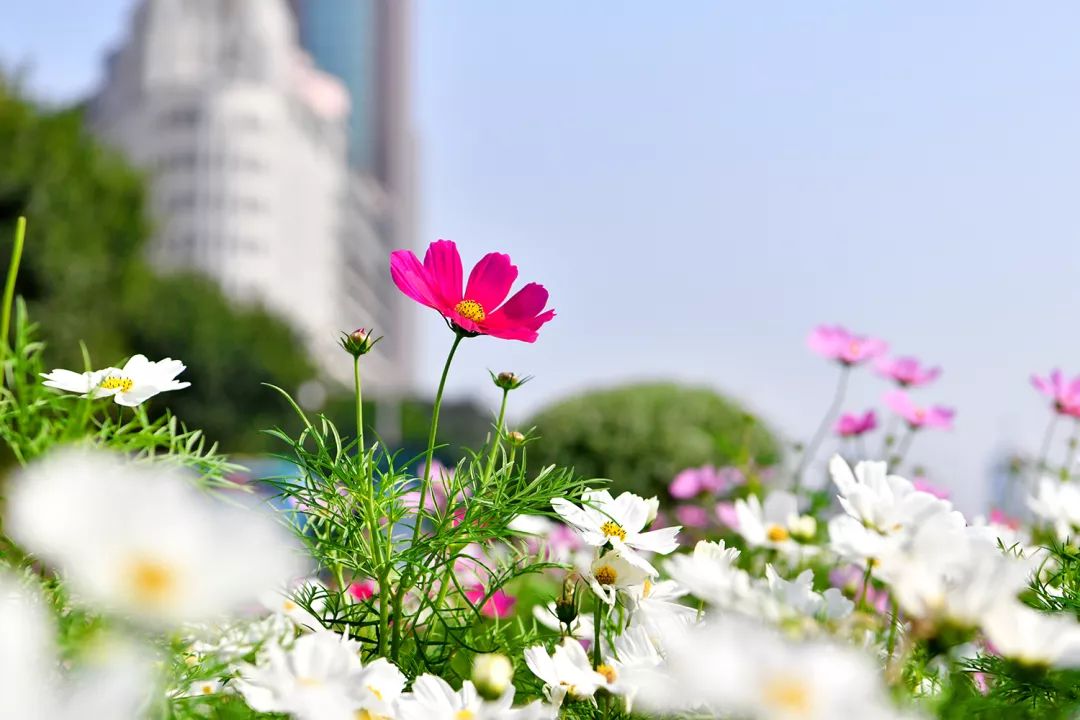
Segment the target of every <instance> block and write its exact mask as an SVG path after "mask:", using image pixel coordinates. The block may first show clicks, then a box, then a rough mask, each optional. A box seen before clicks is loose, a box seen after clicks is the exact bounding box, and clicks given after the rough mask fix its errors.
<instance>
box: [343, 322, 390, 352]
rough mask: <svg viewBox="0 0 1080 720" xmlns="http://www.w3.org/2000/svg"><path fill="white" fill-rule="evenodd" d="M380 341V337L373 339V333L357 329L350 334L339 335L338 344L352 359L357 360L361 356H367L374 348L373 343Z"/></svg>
mask: <svg viewBox="0 0 1080 720" xmlns="http://www.w3.org/2000/svg"><path fill="white" fill-rule="evenodd" d="M380 340H382V337H375V336H374V332H373V331H372V330H369V329H365V328H359V329H357V330H353V331H352V332H351V333H345V332H343V333H341V338H340V339H339V340H338V343H339V344H340V345H341V347H342V348H343V349H344V350H345V352H347V353H349V354H350V355H352V356H353V357H354V358H358V357H360V356H361V355H367V354H368V353H369V352H371V350H372V348H374V347H375V343H377V342H379V341H380Z"/></svg>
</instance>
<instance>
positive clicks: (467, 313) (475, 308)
mask: <svg viewBox="0 0 1080 720" xmlns="http://www.w3.org/2000/svg"><path fill="white" fill-rule="evenodd" d="M454 310H455V312H457V314H458V315H460V316H461V317H463V318H467V319H469V320H472V321H473V322H477V323H478V322H484V318H486V317H487V314H486V313H485V312H484V306H483V305H481V304H480V303H478V302H476V301H475V300H462V301H461V302H459V303H458V304H457V305H455V306H454Z"/></svg>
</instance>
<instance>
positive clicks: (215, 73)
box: [90, 0, 411, 394]
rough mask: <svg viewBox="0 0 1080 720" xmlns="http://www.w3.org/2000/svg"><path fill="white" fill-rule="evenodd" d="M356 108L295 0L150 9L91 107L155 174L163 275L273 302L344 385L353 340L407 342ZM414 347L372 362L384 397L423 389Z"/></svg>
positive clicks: (386, 198)
mask: <svg viewBox="0 0 1080 720" xmlns="http://www.w3.org/2000/svg"><path fill="white" fill-rule="evenodd" d="M350 109H351V108H350V98H349V95H348V92H347V90H346V89H345V87H344V86H343V85H342V83H341V82H340V81H338V80H337V79H336V78H334V77H332V76H330V75H328V74H326V73H324V72H322V71H320V70H318V69H316V68H315V67H314V65H313V63H312V62H311V60H310V59H309V58H308V57H307V56H306V55H305V54H304V53H303V52H302V51H301V50H300V49H299V46H298V40H297V28H296V22H295V19H294V16H293V14H292V13H291V12H290V11H289V9H288V7H287V6H286V3H285V0H144V1H143V2H142V3H140V5H139V6H138V8H137V9H136V11H135V14H134V16H133V23H132V28H131V33H130V36H129V37H128V39H127V41H126V42H125V43H124V45H123V46H122V47H121V48H120V49H119V50H117V51H116V52H115V53H114V54H113V55H112V56H111V57H110V60H109V64H108V70H107V76H106V81H105V84H104V87H103V88H102V90H101V92H100V93H99V94H98V95H97V97H95V98H94V100H93V102H92V104H91V108H90V117H91V122H92V125H93V127H94V128H95V130H96V132H98V133H99V134H100V135H101V136H102V137H103V138H104V139H105V140H106V141H107V142H108V143H110V144H112V145H114V146H115V147H117V148H119V149H120V150H121V151H123V152H124V153H125V154H126V155H127V156H128V157H129V159H130V160H131V161H132V162H133V163H134V164H135V165H136V166H138V167H140V168H143V169H144V170H145V171H146V172H147V173H148V175H149V177H150V181H151V189H150V197H151V214H152V218H153V220H154V222H155V233H154V239H153V242H152V244H151V260H152V262H153V264H154V265H155V267H157V268H158V269H159V270H161V271H165V272H168V271H171V270H189V269H190V270H196V271H199V272H202V273H205V274H207V275H209V276H210V277H212V278H214V279H216V280H217V281H218V283H220V285H221V287H222V288H223V289H224V290H225V292H226V293H227V294H228V295H229V296H230V297H231V298H233V299H234V300H236V301H238V302H243V303H257V304H261V305H264V306H265V307H267V308H268V309H270V310H271V311H273V312H275V313H277V314H278V315H280V316H281V317H283V318H284V319H285V320H287V321H288V322H289V323H291V324H292V325H293V327H294V328H295V329H296V330H297V331H298V332H299V333H300V335H301V336H302V337H303V339H304V341H305V343H306V345H307V347H308V350H309V352H310V354H311V355H312V357H313V359H314V360H315V361H316V363H317V364H318V365H319V367H320V368H321V369H322V370H323V372H324V374H325V375H326V376H327V377H329V378H331V379H335V380H339V381H341V382H345V383H349V382H351V363H350V362H349V361H348V359H347V358H346V357H345V355H344V354H343V352H342V351H341V350H340V349H339V348H338V347H337V338H338V336H339V333H340V331H343V330H344V331H348V330H353V329H355V328H356V327H358V326H371V325H374V326H375V327H376V329H377V330H379V331H381V332H385V333H388V334H389V333H390V332H392V328H394V329H400V330H401V331H402V332H403V333H407V332H408V323H407V321H404V320H403V319H402V318H404V317H405V313H406V312H407V310H406V309H405V308H404V306H403V303H402V301H401V299H400V298H399V297H398V294H397V293H396V292H395V291H394V290H393V288H392V286H391V285H390V281H389V276H388V275H389V273H388V270H387V257H388V255H389V252H390V251H391V250H393V249H394V248H395V247H398V246H401V245H402V240H403V239H402V238H400V237H395V236H394V235H393V233H391V232H389V231H387V228H388V227H390V226H392V225H393V223H392V222H391V218H392V215H393V210H392V208H393V207H394V203H393V202H392V198H391V195H390V194H389V193H388V191H387V189H386V188H385V186H384V185H383V184H382V183H380V182H379V181H378V180H377V179H376V178H374V177H370V176H367V175H365V174H364V173H361V172H358V171H357V170H356V169H355V168H353V167H351V166H350V164H349V161H348V138H347V127H348V119H349V116H350V115H349V114H350ZM192 321H193V322H197V318H193V319H192ZM408 345H409V343H408V341H407V338H406V337H402V338H398V339H396V340H395V341H394V342H387V343H384V344H380V345H379V352H376V353H374V354H373V355H371V356H369V358H370V362H369V363H367V365H368V370H367V372H368V376H369V377H370V379H371V380H372V381H373V382H372V384H371V386H372V389H373V390H374V389H383V390H384V391H386V392H388V393H393V394H396V393H398V392H403V391H406V390H407V389H408V388H409V387H410V385H411V371H410V367H411V365H410V363H409V361H408V358H407V356H406V353H407V352H408Z"/></svg>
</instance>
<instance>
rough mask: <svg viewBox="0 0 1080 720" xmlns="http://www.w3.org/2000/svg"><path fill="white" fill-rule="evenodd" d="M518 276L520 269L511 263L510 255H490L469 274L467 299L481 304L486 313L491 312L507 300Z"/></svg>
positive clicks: (483, 258)
mask: <svg viewBox="0 0 1080 720" xmlns="http://www.w3.org/2000/svg"><path fill="white" fill-rule="evenodd" d="M517 274H518V269H517V267H516V266H515V265H513V264H512V263H511V262H510V256H509V255H504V254H502V253H488V254H487V255H485V256H484V257H482V258H480V262H478V263H476V267H474V268H473V269H472V272H471V273H469V284H468V286H467V287H466V288H465V297H467V298H468V299H469V300H475V301H476V302H478V303H480V307H482V308H484V311H485V312H491V311H492V310H494V309H495V308H497V307H499V305H500V304H502V301H503V300H505V299H506V296H507V294H508V293H509V292H510V286H511V285H513V284H514V280H516V279H517Z"/></svg>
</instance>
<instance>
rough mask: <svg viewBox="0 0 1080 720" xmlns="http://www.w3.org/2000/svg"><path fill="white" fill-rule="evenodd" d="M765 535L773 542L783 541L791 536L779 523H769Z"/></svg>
mask: <svg viewBox="0 0 1080 720" xmlns="http://www.w3.org/2000/svg"><path fill="white" fill-rule="evenodd" d="M765 536H766V537H768V538H769V540H771V541H773V542H784V541H785V540H787V539H788V538H790V537H791V533H789V532H788V531H787V528H784V527H781V526H779V525H770V526H769V529H768V530H767V531H766V532H765Z"/></svg>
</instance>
